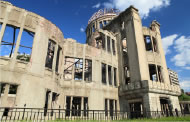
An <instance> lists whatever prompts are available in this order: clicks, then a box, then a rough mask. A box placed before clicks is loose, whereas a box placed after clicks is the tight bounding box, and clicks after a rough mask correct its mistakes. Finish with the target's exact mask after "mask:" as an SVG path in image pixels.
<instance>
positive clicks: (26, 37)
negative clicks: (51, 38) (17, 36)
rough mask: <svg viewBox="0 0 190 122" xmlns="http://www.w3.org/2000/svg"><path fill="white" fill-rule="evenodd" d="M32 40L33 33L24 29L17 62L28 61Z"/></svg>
mask: <svg viewBox="0 0 190 122" xmlns="http://www.w3.org/2000/svg"><path fill="white" fill-rule="evenodd" d="M33 40H34V33H33V32H31V31H28V30H25V29H24V30H23V32H22V37H21V40H20V45H19V50H18V55H17V57H16V58H17V59H18V60H22V61H27V62H29V61H30V58H31V52H32V45H33Z"/></svg>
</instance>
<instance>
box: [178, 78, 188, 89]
mask: <svg viewBox="0 0 190 122" xmlns="http://www.w3.org/2000/svg"><path fill="white" fill-rule="evenodd" d="M179 84H180V86H181V88H182V89H184V90H185V91H190V80H183V81H180V82H179Z"/></svg>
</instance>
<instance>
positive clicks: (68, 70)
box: [64, 57, 75, 80]
mask: <svg viewBox="0 0 190 122" xmlns="http://www.w3.org/2000/svg"><path fill="white" fill-rule="evenodd" d="M74 64H75V59H74V58H71V57H65V69H64V79H65V80H71V79H73V77H72V76H73V75H72V74H73V65H74Z"/></svg>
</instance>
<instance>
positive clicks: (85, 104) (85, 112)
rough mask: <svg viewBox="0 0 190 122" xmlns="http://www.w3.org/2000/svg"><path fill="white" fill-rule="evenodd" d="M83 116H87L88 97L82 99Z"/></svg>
mask: <svg viewBox="0 0 190 122" xmlns="http://www.w3.org/2000/svg"><path fill="white" fill-rule="evenodd" d="M83 107H84V109H83V110H84V116H88V97H84V106H83Z"/></svg>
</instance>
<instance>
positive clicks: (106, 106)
mask: <svg viewBox="0 0 190 122" xmlns="http://www.w3.org/2000/svg"><path fill="white" fill-rule="evenodd" d="M105 116H108V99H105Z"/></svg>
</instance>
